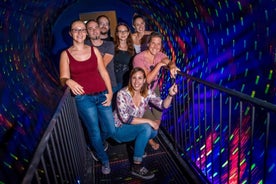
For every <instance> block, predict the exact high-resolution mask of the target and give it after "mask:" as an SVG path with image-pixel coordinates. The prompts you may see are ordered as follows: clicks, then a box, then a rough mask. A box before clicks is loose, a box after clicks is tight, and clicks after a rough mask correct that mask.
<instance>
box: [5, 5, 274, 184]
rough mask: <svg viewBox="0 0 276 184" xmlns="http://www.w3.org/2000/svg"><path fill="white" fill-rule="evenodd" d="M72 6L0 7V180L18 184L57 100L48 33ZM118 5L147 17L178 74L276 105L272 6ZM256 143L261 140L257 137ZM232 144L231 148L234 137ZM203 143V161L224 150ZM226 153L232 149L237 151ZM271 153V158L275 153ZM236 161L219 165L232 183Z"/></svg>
mask: <svg viewBox="0 0 276 184" xmlns="http://www.w3.org/2000/svg"><path fill="white" fill-rule="evenodd" d="M73 2H75V1H68V0H65V1H39V2H38V1H35V0H31V1H28V2H26V1H17V2H15V1H14V2H13V1H11V2H10V1H3V2H1V3H0V15H1V21H0V40H1V45H0V58H1V61H0V66H1V67H0V68H1V72H0V79H1V80H0V92H1V93H0V96H1V106H0V124H1V128H0V142H1V154H0V158H1V159H0V161H1V165H0V170H1V172H0V183H1V182H4V181H13V182H17V181H16V177H15V176H18V179H19V180H20V177H21V176H22V174H23V173H24V172H25V170H26V168H27V166H28V164H29V162H30V159H31V158H32V154H33V152H34V149H35V147H36V145H37V142H38V141H39V138H40V137H41V135H42V134H43V131H44V130H45V128H46V127H47V123H48V122H49V120H50V119H51V116H52V114H53V112H54V111H55V108H56V105H57V103H58V101H59V99H60V97H61V95H62V89H61V88H60V87H59V82H58V66H57V63H55V62H56V61H55V57H54V56H53V55H52V53H51V50H52V49H53V48H52V47H53V45H54V43H53V42H54V40H53V37H52V28H53V25H54V23H55V21H56V19H57V18H58V16H59V15H60V14H61V12H62V11H63V10H64V9H65V8H66V7H67V6H68V5H70V4H71V3H73ZM122 2H124V3H126V4H127V5H128V6H129V7H132V8H133V9H134V10H135V11H137V12H138V13H141V14H143V15H145V16H146V17H147V18H148V24H149V27H150V29H152V30H158V31H159V32H161V33H162V34H163V35H164V37H165V42H164V49H165V52H166V53H167V54H168V55H169V56H170V57H171V58H172V60H174V61H175V62H176V63H177V65H178V66H179V67H180V68H181V70H182V71H183V72H187V73H189V74H192V75H194V76H196V77H200V78H202V79H204V80H208V81H210V82H214V83H218V84H220V85H223V86H226V87H229V88H232V89H236V90H238V91H241V92H244V93H246V94H249V95H251V96H252V97H257V98H261V99H264V100H267V101H270V102H273V103H275V102H276V96H275V94H276V87H275V86H276V80H275V63H276V37H275V35H276V26H275V24H273V21H274V20H275V17H276V13H275V12H276V11H275V7H276V5H275V4H276V2H275V1H264V0H259V1H249V0H240V1H230V0H222V1H211V0H194V1H192V0H191V1H187V2H185V1H182V0H172V1H170V0H163V1H153V0H141V1H136V0H135V1H129V0H122ZM93 3H96V2H93ZM109 3H111V2H109ZM116 8H118V7H116ZM273 8H274V9H273ZM118 9H119V8H118ZM54 54H55V53H54ZM53 58H54V59H53ZM164 80H169V78H165V79H164ZM178 80H181V79H178ZM166 88H167V86H165V87H164V89H163V94H164V93H166ZM243 123H245V124H246V123H247V122H243ZM274 130H275V129H274ZM260 134H262V131H261V132H260ZM209 137H212V139H215V140H217V139H219V140H221V139H222V138H223V137H220V136H218V135H217V134H216V133H215V132H210V134H209ZM243 138H244V140H243V142H242V144H245V143H246V139H247V135H243ZM258 138H259V139H260V142H261V141H262V137H261V136H258ZM208 140H209V141H210V139H208ZM197 141H198V142H200V139H198V140H197ZM217 141H218V140H217ZM231 141H232V142H233V143H232V144H233V145H234V142H235V141H236V140H235V136H234V135H233V139H232V140H231ZM205 144H206V145H203V146H202V150H204V149H207V150H208V151H207V153H206V155H207V156H208V155H210V154H211V152H224V151H225V150H212V149H210V147H209V145H210V142H208V141H207V142H206V143H205ZM232 149H233V152H235V150H236V148H235V147H233V148H232ZM256 149H258V148H256ZM260 150H262V148H260ZM270 153H271V155H273V154H274V153H275V151H273V150H272V151H270ZM197 154H198V157H197V158H195V160H197V159H198V158H199V157H200V158H201V161H200V162H201V163H203V162H207V164H206V165H207V166H208V167H207V168H206V172H208V175H209V176H210V175H212V176H213V177H214V178H217V176H219V174H218V173H217V172H216V171H215V172H213V173H212V172H211V171H210V170H209V167H211V166H212V163H211V162H210V160H208V158H207V157H204V156H202V153H197ZM235 159H236V155H235V154H234V155H233V157H232V160H231V161H232V162H231V163H229V162H227V161H225V162H223V165H222V166H223V167H231V174H233V175H231V176H233V177H232V178H233V181H235V177H236V175H235V174H234V173H235V167H234V165H235V164H236V161H235ZM233 164H234V165H233ZM241 164H242V168H243V167H250V168H252V170H254V172H255V173H256V174H257V175H258V174H259V173H258V172H259V171H258V168H259V167H260V165H261V164H258V163H255V164H253V165H252V166H246V155H243V156H242V162H241ZM199 165H200V164H199ZM268 167H269V168H268V169H269V172H271V173H275V163H274V162H272V163H271V164H270V165H269V166H268ZM240 174H243V173H240ZM223 178H224V174H223V175H222V178H221V179H222V180H223ZM244 181H246V178H245V179H244ZM261 182H262V181H256V183H261ZM17 183H18V182H17ZM245 183H246V182H245Z"/></svg>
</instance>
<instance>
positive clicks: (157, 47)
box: [148, 36, 162, 55]
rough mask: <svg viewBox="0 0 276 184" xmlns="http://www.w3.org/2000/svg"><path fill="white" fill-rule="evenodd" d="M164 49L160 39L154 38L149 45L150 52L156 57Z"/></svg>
mask: <svg viewBox="0 0 276 184" xmlns="http://www.w3.org/2000/svg"><path fill="white" fill-rule="evenodd" d="M161 48H162V40H161V38H160V37H157V36H156V37H152V38H151V39H150V41H149V43H148V50H149V51H150V53H151V54H152V55H156V54H157V53H158V52H160V51H161Z"/></svg>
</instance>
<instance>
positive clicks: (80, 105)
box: [60, 20, 115, 174]
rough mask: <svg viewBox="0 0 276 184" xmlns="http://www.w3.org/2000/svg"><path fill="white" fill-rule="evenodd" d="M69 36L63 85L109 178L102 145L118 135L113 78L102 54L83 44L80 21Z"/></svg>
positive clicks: (62, 63) (83, 30)
mask: <svg viewBox="0 0 276 184" xmlns="http://www.w3.org/2000/svg"><path fill="white" fill-rule="evenodd" d="M69 35H70V36H71V37H72V39H73V45H72V46H71V47H69V48H68V49H66V50H64V51H63V52H62V53H61V56H60V81H61V84H62V85H63V86H65V85H66V86H68V87H69V88H70V90H71V91H72V94H73V95H74V98H75V101H76V105H77V110H78V113H79V116H80V118H81V120H82V122H83V124H84V126H85V127H86V129H87V132H88V136H89V140H90V144H91V146H92V149H93V150H94V152H95V153H96V156H97V158H98V159H99V160H100V161H101V163H102V173H103V174H109V173H110V165H109V159H108V155H107V154H106V152H105V151H104V146H103V141H105V139H107V138H109V137H111V136H112V135H113V134H114V132H115V127H114V119H113V115H112V108H111V100H112V95H113V94H112V88H111V82H110V78H109V75H108V72H107V70H106V68H105V66H104V64H103V59H102V56H101V54H100V52H99V50H98V49H97V48H95V47H90V46H88V45H86V44H85V43H84V41H85V39H86V35H87V31H86V26H85V24H84V23H83V22H82V21H81V20H76V21H73V22H72V23H71V26H70V30H69ZM99 120H101V121H99ZM99 125H100V126H99Z"/></svg>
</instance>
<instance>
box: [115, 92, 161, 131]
mask: <svg viewBox="0 0 276 184" xmlns="http://www.w3.org/2000/svg"><path fill="white" fill-rule="evenodd" d="M116 103H117V109H116V110H115V111H114V112H113V116H114V120H115V127H120V126H121V125H122V124H124V123H126V124H131V122H132V120H133V118H134V117H137V118H141V117H143V115H144V113H145V111H146V109H147V108H148V104H149V103H151V104H153V105H154V106H156V107H157V108H159V109H163V108H164V107H163V100H162V99H161V98H160V97H159V96H156V94H155V92H154V91H151V90H148V96H147V97H145V98H144V97H142V100H141V103H140V106H139V107H137V106H136V105H135V104H134V102H133V99H132V96H131V94H130V92H129V90H128V88H127V87H125V88H123V89H121V90H120V91H119V92H118V94H117V99H116Z"/></svg>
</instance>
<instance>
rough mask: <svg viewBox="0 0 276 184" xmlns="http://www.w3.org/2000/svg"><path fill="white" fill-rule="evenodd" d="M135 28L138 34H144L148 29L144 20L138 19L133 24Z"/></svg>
mask: <svg viewBox="0 0 276 184" xmlns="http://www.w3.org/2000/svg"><path fill="white" fill-rule="evenodd" d="M133 27H134V29H135V31H136V32H138V33H143V32H144V31H145V29H146V23H145V21H144V20H143V19H142V18H140V17H138V18H136V19H135V21H134V22H133Z"/></svg>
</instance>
